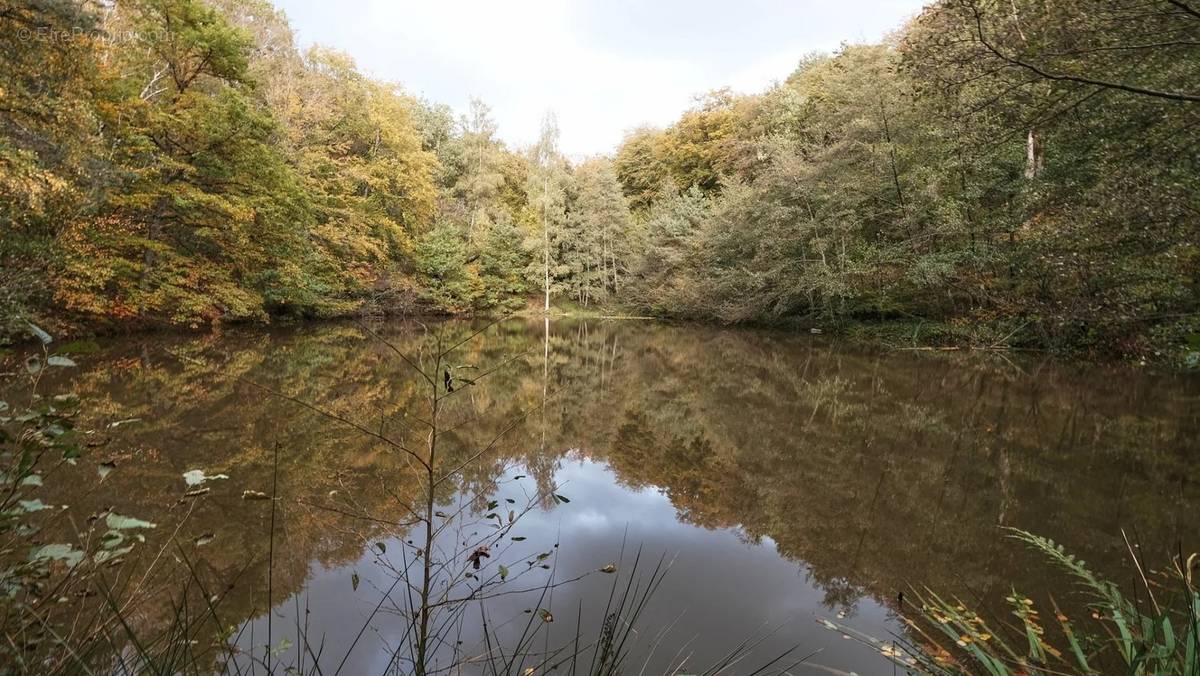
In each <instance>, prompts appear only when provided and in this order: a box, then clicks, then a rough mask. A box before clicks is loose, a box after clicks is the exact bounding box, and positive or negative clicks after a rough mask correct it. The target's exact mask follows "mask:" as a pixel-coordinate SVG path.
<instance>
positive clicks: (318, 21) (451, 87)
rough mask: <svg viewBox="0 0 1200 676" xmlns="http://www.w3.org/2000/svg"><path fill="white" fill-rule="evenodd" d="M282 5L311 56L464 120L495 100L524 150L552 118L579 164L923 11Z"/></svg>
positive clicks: (862, 0)
mask: <svg viewBox="0 0 1200 676" xmlns="http://www.w3.org/2000/svg"><path fill="white" fill-rule="evenodd" d="M277 4H279V5H280V6H281V7H282V8H283V9H284V10H285V11H287V13H288V15H289V17H291V19H292V22H293V25H294V27H295V28H296V29H297V33H298V34H299V37H300V41H301V43H302V44H309V43H312V42H318V43H321V44H324V45H328V46H331V47H335V48H337V49H341V50H344V51H346V52H349V53H350V54H351V55H352V56H354V57H355V59H356V60H358V62H359V65H360V66H361V67H362V68H363V69H364V70H366V71H367V72H369V73H370V74H372V75H373V76H375V77H380V78H385V79H389V80H396V81H399V82H401V83H402V84H404V85H405V86H406V88H408V89H409V90H410V91H412V92H414V93H418V94H422V95H424V96H426V97H428V98H430V99H432V100H435V101H440V102H444V103H448V104H450V105H451V106H453V107H454V108H456V109H457V110H463V109H465V107H466V103H467V101H468V98H469V97H470V96H472V95H474V96H478V97H480V98H482V99H483V100H485V101H486V102H487V103H488V104H489V105H491V106H492V108H493V111H494V114H495V117H496V120H497V122H498V123H499V125H500V131H501V135H502V136H503V137H504V138H505V139H506V140H507V141H509V142H510V143H511V144H513V145H522V144H525V143H528V142H530V141H532V140H533V139H534V138H535V137H536V135H537V130H538V125H539V124H540V121H541V118H542V115H543V114H544V113H545V111H546V110H548V109H553V110H554V111H555V112H556V113H557V115H558V119H559V126H560V128H561V129H562V147H563V149H564V151H566V152H567V153H569V154H571V155H574V156H581V155H586V154H593V153H600V152H608V151H610V150H612V149H613V148H614V147H615V146H616V144H617V143H619V141H620V139H621V137H622V135H623V133H624V131H626V130H627V129H630V128H632V127H635V126H638V125H640V124H653V125H665V124H668V123H670V122H671V121H672V120H673V119H675V118H676V117H677V116H678V115H679V113H680V112H682V111H683V110H684V109H686V108H687V107H688V106H689V105H690V104H691V101H692V97H693V96H694V95H696V94H699V93H702V92H705V91H707V90H710V89H715V88H718V87H722V86H731V87H733V88H735V89H737V90H739V91H757V90H760V89H762V88H764V87H765V86H767V85H769V84H770V83H771V82H772V81H774V80H781V79H783V78H785V77H786V76H787V75H788V73H790V72H791V70H792V69H793V68H794V67H795V64H796V62H797V61H798V59H799V58H800V57H801V56H802V55H804V54H805V53H807V52H810V51H813V50H819V49H826V50H827V49H831V48H834V47H836V46H837V44H838V43H839V42H841V41H842V40H851V41H853V40H861V39H877V38H878V37H879V36H880V35H881V34H882V33H883V32H885V31H887V30H890V29H893V28H896V27H898V26H899V24H900V22H901V21H902V20H903V19H904V18H905V17H907V16H909V15H911V14H912V13H913V12H915V11H916V10H918V9H919V8H920V2H919V0H887V1H886V2H875V3H872V2H868V1H866V0H843V1H842V2H839V3H837V5H836V6H835V5H833V3H828V2H812V1H809V2H801V1H799V0H797V1H794V2H783V1H781V2H777V3H771V2H765V1H764V0H758V1H756V2H747V3H745V4H744V5H734V4H732V3H728V4H726V3H720V2H715V3H714V4H712V6H708V4H706V2H704V1H703V0H701V1H697V0H690V1H688V0H655V1H654V2H651V1H650V0H647V2H646V3H644V4H642V3H635V2H632V1H631V0H626V1H625V2H614V1H613V0H579V1H576V2H562V1H555V0H521V1H516V0H514V1H510V2H496V1H495V0H446V1H443V2H396V1H395V0H392V1H389V0H342V1H341V2H339V3H337V4H336V5H335V4H334V3H314V2H310V1H308V0H277ZM793 25H794V29H793V28H792V26H793Z"/></svg>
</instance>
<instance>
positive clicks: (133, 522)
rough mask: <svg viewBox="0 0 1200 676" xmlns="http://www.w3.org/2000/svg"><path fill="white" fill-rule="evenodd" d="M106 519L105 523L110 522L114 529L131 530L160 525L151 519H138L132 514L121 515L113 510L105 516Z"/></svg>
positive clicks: (109, 524)
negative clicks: (150, 520) (151, 521)
mask: <svg viewBox="0 0 1200 676" xmlns="http://www.w3.org/2000/svg"><path fill="white" fill-rule="evenodd" d="M104 520H105V523H106V524H108V527H109V528H111V529H112V530H129V529H136V528H157V527H158V526H157V525H155V524H153V523H150V522H149V521H144V520H142V519H136V518H134V517H131V516H121V515H120V514H114V513H112V512H109V513H108V515H107V516H106V517H105V518H104Z"/></svg>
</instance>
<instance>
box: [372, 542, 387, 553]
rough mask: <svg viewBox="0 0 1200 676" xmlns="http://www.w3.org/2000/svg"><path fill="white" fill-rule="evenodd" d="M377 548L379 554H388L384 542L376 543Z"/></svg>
mask: <svg viewBox="0 0 1200 676" xmlns="http://www.w3.org/2000/svg"><path fill="white" fill-rule="evenodd" d="M375 548H376V549H378V550H379V553H380V554H386V553H387V545H385V544H383V543H382V542H376V543H375Z"/></svg>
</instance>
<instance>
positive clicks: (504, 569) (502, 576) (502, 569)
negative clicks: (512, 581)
mask: <svg viewBox="0 0 1200 676" xmlns="http://www.w3.org/2000/svg"><path fill="white" fill-rule="evenodd" d="M500 579H501V580H507V579H508V566H506V565H504V564H503V563H502V564H500Z"/></svg>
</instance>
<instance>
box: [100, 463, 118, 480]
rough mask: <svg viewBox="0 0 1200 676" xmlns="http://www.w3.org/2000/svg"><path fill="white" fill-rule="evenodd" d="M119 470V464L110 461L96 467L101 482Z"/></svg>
mask: <svg viewBox="0 0 1200 676" xmlns="http://www.w3.org/2000/svg"><path fill="white" fill-rule="evenodd" d="M116 468H117V463H115V462H113V461H112V460H109V461H108V462H102V463H100V464H99V465H96V472H97V473H98V474H99V475H100V480H101V481H104V479H105V477H107V476H108V475H109V474H112V471H113V470H114V469H116Z"/></svg>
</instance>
